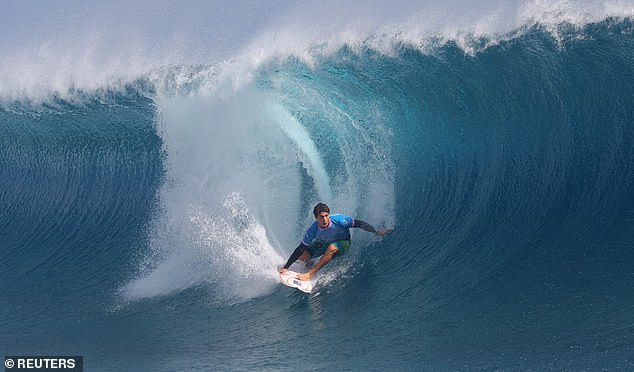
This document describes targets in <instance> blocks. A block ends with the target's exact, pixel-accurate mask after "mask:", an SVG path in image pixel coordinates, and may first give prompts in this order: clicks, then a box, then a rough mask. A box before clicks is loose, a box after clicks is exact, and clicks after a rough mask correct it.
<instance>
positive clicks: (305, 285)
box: [280, 270, 313, 293]
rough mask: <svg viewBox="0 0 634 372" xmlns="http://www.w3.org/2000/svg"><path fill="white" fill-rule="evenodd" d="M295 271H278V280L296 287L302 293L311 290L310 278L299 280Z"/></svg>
mask: <svg viewBox="0 0 634 372" xmlns="http://www.w3.org/2000/svg"><path fill="white" fill-rule="evenodd" d="M297 275H298V274H297V273H296V272H295V271H291V270H288V271H287V272H285V273H280V281H281V282H282V283H283V284H285V285H287V286H289V287H293V288H297V289H299V290H300V291H302V292H304V293H310V292H311V291H312V290H313V281H312V280H299V279H298V278H297Z"/></svg>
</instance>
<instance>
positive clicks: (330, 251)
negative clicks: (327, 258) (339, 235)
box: [326, 244, 339, 256]
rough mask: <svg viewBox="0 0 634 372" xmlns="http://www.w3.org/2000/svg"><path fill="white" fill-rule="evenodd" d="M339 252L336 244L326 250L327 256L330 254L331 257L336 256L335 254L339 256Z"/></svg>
mask: <svg viewBox="0 0 634 372" xmlns="http://www.w3.org/2000/svg"><path fill="white" fill-rule="evenodd" d="M337 252H339V248H337V246H336V245H334V244H330V245H329V246H328V249H326V254H329V255H331V256H334V255H335V254H337Z"/></svg>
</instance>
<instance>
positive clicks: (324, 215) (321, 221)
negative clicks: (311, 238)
mask: <svg viewBox="0 0 634 372" xmlns="http://www.w3.org/2000/svg"><path fill="white" fill-rule="evenodd" d="M317 224H318V225H319V227H320V228H322V229H325V228H326V227H328V226H329V225H330V213H328V212H321V213H319V214H318V215H317Z"/></svg>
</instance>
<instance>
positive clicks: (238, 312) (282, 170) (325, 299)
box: [0, 17, 634, 371]
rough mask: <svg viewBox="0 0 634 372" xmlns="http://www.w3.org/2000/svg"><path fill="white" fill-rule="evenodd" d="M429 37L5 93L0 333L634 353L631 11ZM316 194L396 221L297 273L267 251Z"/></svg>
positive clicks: (422, 366) (281, 364) (196, 347)
mask: <svg viewBox="0 0 634 372" xmlns="http://www.w3.org/2000/svg"><path fill="white" fill-rule="evenodd" d="M425 45H426V47H425V48H420V47H417V46H415V45H412V44H410V43H399V42H396V41H394V42H393V44H392V45H391V52H390V53H385V52H384V51H380V50H377V48H374V47H372V46H371V45H370V44H367V45H365V46H363V45H362V46H361V47H359V46H350V45H345V44H343V45H342V46H341V47H339V48H337V49H336V50H334V51H328V52H324V53H320V54H318V57H316V58H315V59H314V60H311V61H307V60H305V59H302V58H299V57H298V56H296V55H293V54H288V55H286V56H281V57H278V58H274V59H270V60H268V61H267V62H265V63H261V64H257V65H253V66H247V67H244V66H241V67H240V68H237V67H236V70H240V74H242V75H240V76H246V77H245V78H243V79H238V78H235V76H237V75H236V74H238V73H237V72H235V71H233V70H232V68H233V67H234V66H233V65H231V64H230V63H229V64H225V65H217V64H210V65H204V64H203V65H175V66H174V65H173V66H165V67H164V68H162V69H160V70H159V71H152V72H148V74H146V75H143V76H141V77H137V78H134V79H131V80H129V81H125V82H124V84H123V85H122V86H117V87H110V88H108V87H106V88H99V89H93V90H85V89H76V90H74V91H73V90H71V94H65V95H60V94H54V93H53V94H51V95H50V96H49V97H47V99H45V100H43V101H36V100H33V99H30V98H28V97H26V98H25V97H22V98H19V97H18V98H15V97H14V98H11V99H7V98H4V99H3V100H2V104H1V108H0V268H1V269H0V352H1V353H4V355H20V354H24V355H82V356H83V357H84V366H85V370H86V371H124V370H125V371H186V370H282V371H284V370H300V369H301V370H508V371H514V370H633V369H634V351H633V350H634V295H633V292H632V288H634V266H633V263H634V192H633V190H634V23H633V22H632V19H631V18H627V17H626V18H607V19H604V20H601V21H598V22H589V23H586V24H584V25H583V26H581V27H576V26H572V25H570V24H566V23H565V22H562V23H561V24H559V25H557V27H556V32H553V30H552V29H550V28H548V27H545V26H543V25H541V24H540V23H534V24H529V25H527V26H526V27H524V28H523V29H518V30H515V31H514V32H512V33H511V34H508V35H505V37H499V38H496V39H495V40H494V39H493V38H482V39H479V40H475V41H474V42H473V44H471V48H465V47H464V45H459V43H457V42H455V41H452V40H437V41H431V42H428V43H427V44H425ZM236 64H237V62H236ZM229 75H231V76H233V78H231V79H230V78H228V77H227V76H229ZM320 201H323V202H326V203H328V204H329V205H330V207H331V210H332V211H333V213H345V214H347V215H350V216H352V217H355V218H359V219H363V220H364V221H367V222H369V223H371V224H373V225H374V226H376V227H377V228H383V227H387V226H393V227H394V228H395V230H394V232H393V233H392V234H391V235H388V236H386V237H383V238H379V237H375V236H372V235H371V234H368V233H366V232H363V231H360V230H358V229H356V230H353V237H352V240H353V244H352V247H351V249H350V251H349V252H348V253H347V254H346V255H344V256H342V257H340V258H338V259H336V260H335V261H333V262H331V263H330V264H329V265H328V266H326V267H325V268H324V269H323V270H322V272H321V275H320V276H319V277H318V278H317V280H316V287H315V289H314V291H313V293H312V294H310V295H306V294H303V293H301V292H299V291H296V290H294V289H291V288H288V287H285V286H283V285H282V284H280V283H279V279H278V277H277V273H276V268H277V267H278V265H281V264H283V263H284V262H285V260H286V259H287V257H288V256H289V255H290V253H291V252H292V251H293V249H294V247H295V246H296V245H297V243H298V242H299V240H300V239H301V237H302V235H303V233H304V231H305V229H306V228H307V227H308V224H309V223H310V222H311V221H312V216H311V210H312V207H313V205H314V204H315V203H317V202H320Z"/></svg>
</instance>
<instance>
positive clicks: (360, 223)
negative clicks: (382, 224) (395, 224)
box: [352, 220, 394, 235]
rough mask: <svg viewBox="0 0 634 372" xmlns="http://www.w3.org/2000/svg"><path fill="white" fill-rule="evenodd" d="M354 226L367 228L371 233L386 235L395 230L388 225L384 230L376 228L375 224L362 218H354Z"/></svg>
mask: <svg viewBox="0 0 634 372" xmlns="http://www.w3.org/2000/svg"><path fill="white" fill-rule="evenodd" d="M352 227H358V228H360V229H361V230H365V231H368V232H371V233H374V234H376V235H385V234H387V233H389V232H391V231H392V230H394V229H393V228H391V227H388V228H387V229H384V230H377V229H375V228H374V226H372V225H370V224H369V223H367V222H365V221H361V220H354V225H353V226H352Z"/></svg>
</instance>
